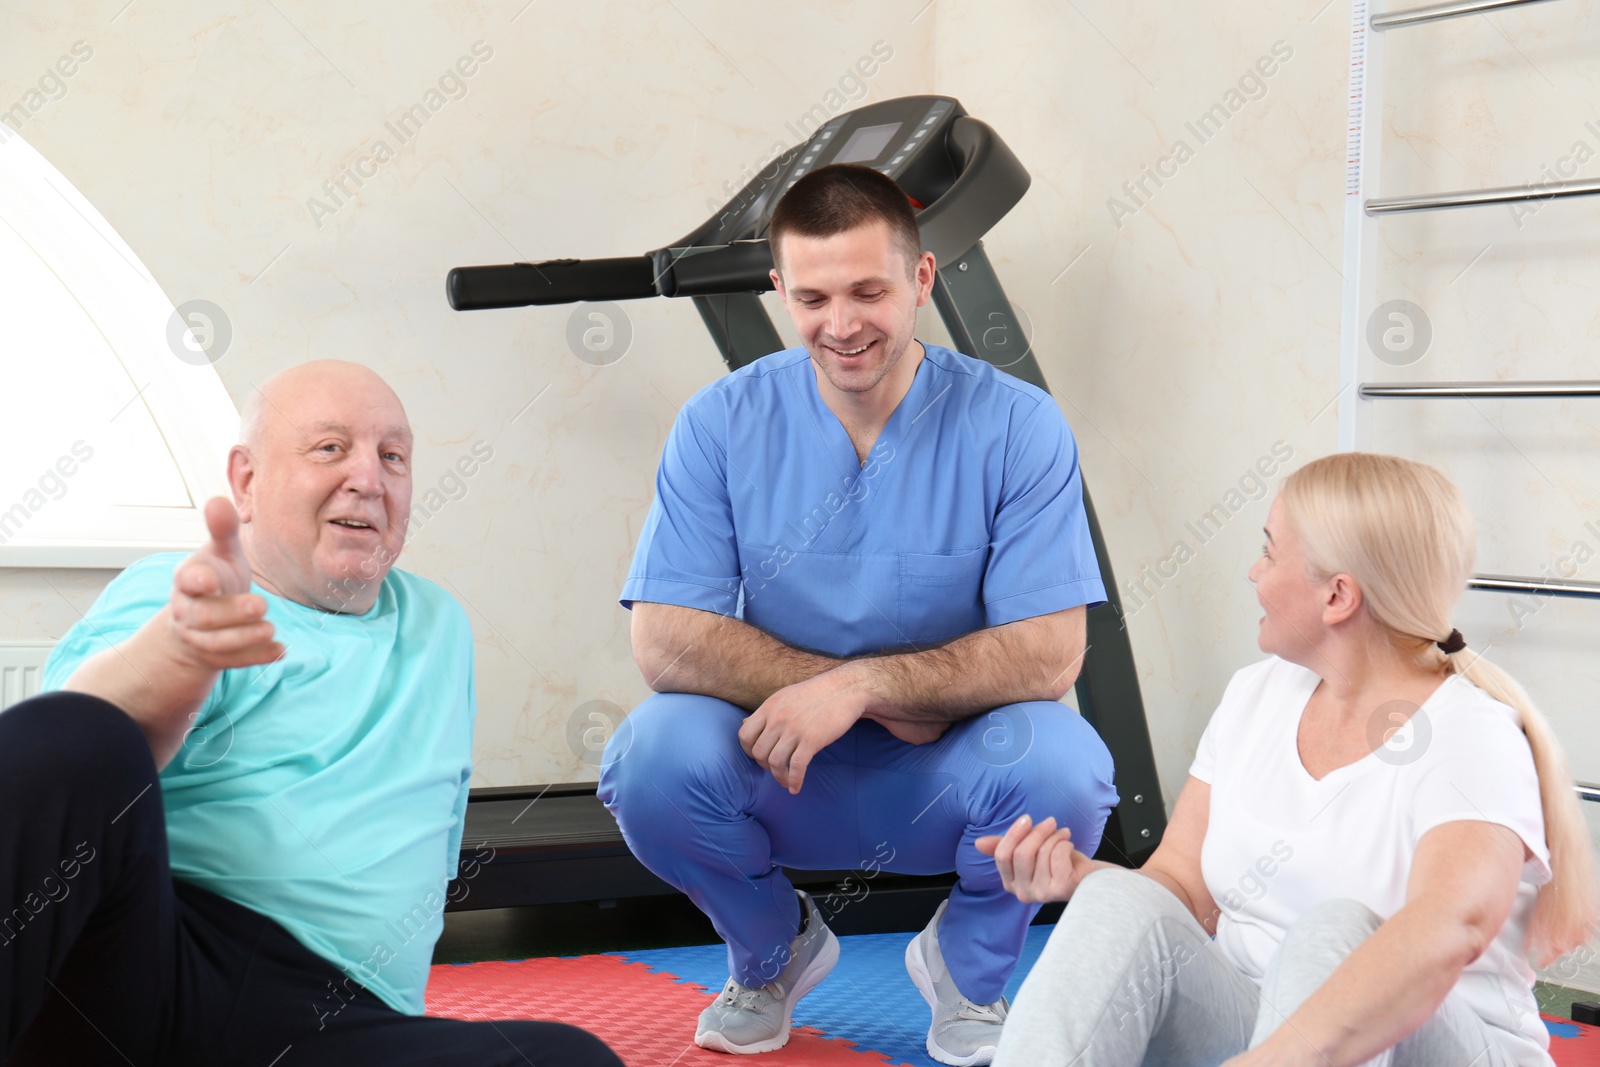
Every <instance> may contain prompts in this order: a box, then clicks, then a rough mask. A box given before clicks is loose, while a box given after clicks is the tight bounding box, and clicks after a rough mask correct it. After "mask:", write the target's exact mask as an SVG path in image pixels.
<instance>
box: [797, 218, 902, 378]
mask: <svg viewBox="0 0 1600 1067" xmlns="http://www.w3.org/2000/svg"><path fill="white" fill-rule="evenodd" d="M781 241H782V248H781V250H780V255H779V257H778V262H779V264H780V267H779V269H776V270H774V271H773V272H772V284H773V285H774V287H776V289H777V290H778V295H779V296H780V297H781V298H782V299H783V302H784V306H785V307H786V308H787V309H788V312H789V317H790V318H791V319H793V320H794V325H795V329H796V330H797V331H798V332H799V334H800V340H801V341H802V342H803V343H804V344H805V346H806V350H807V351H808V352H810V353H811V361H812V364H813V365H814V366H815V367H816V369H817V372H818V374H819V376H820V381H819V385H820V384H821V383H823V382H825V383H826V386H827V388H824V393H825V394H826V393H827V392H828V389H829V388H831V390H832V391H833V393H834V394H835V396H834V397H832V399H834V400H838V401H842V402H845V403H849V404H852V405H862V404H868V405H870V404H871V403H872V402H873V401H874V400H875V399H877V398H878V397H879V396H880V395H892V398H893V402H895V403H898V402H899V399H900V397H901V396H903V395H904V393H905V390H906V388H909V386H910V379H911V377H912V376H913V375H914V374H915V373H916V363H917V361H916V360H911V361H907V360H905V359H904V357H905V355H906V352H907V350H908V349H909V348H910V347H911V345H912V344H913V343H914V336H913V335H914V333H915V330H916V322H917V308H919V307H921V306H922V305H923V304H926V303H927V302H928V296H929V294H930V293H931V292H932V290H933V277H934V264H933V256H932V255H931V254H930V253H927V252H924V253H922V254H921V255H920V256H919V257H918V258H917V259H916V260H915V261H912V262H908V261H907V258H906V254H905V252H904V251H903V250H902V249H901V247H900V246H899V244H897V243H896V242H895V240H894V239H893V237H892V236H891V234H890V230H889V225H888V223H885V222H882V221H874V222H871V223H868V224H866V225H863V226H857V227H855V228H854V229H850V230H845V231H843V232H842V233H836V234H832V235H829V236H827V237H807V236H804V235H801V234H797V233H791V234H786V235H784V236H783V237H782V238H781ZM897 371H898V372H899V373H896V372H897Z"/></svg>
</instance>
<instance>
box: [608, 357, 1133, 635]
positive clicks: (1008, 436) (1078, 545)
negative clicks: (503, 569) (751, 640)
mask: <svg viewBox="0 0 1600 1067" xmlns="http://www.w3.org/2000/svg"><path fill="white" fill-rule="evenodd" d="M925 347H926V352H927V354H926V357H925V358H924V359H923V361H922V364H921V365H920V366H919V367H918V368H917V374H916V377H915V379H914V380H913V381H912V383H911V389H910V391H909V392H908V393H907V394H906V396H905V398H904V399H903V400H901V402H900V405H899V407H897V408H896V409H895V411H894V413H893V414H892V415H891V416H890V418H889V421H888V424H887V425H885V426H884V428H883V432H882V434H881V435H880V436H879V438H878V440H877V442H876V443H875V444H874V445H873V448H872V450H871V451H870V452H869V453H868V454H867V459H866V462H865V463H860V462H858V460H857V458H856V452H855V447H854V446H853V445H852V444H851V443H850V437H849V435H848V434H847V433H846V432H845V429H844V426H843V425H842V424H841V423H840V422H839V419H838V417H837V416H835V415H834V414H833V412H832V410H830V409H829V408H828V406H827V404H826V403H824V402H823V399H822V395H821V393H820V392H819V391H818V388H817V379H816V372H815V371H814V370H813V369H812V363H811V359H810V356H809V354H808V353H807V352H806V350H805V349H804V348H792V349H787V350H785V351H783V352H776V353H773V354H772V355H770V356H766V357H764V358H762V359H759V360H757V361H756V362H754V363H752V364H750V365H749V366H747V367H744V368H742V369H740V370H738V371H735V372H734V373H732V374H729V375H727V376H725V377H723V378H721V379H719V380H718V381H716V382H714V383H712V384H711V385H709V386H707V387H706V388H704V389H702V390H700V392H698V393H696V394H695V395H694V396H693V397H692V398H691V399H690V400H689V402H688V403H686V404H685V405H684V406H683V410H682V411H681V412H680V413H679V415H678V419H677V422H676V423H675V424H674V425H673V428H672V433H671V435H670V436H669V437H668V438H667V444H666V449H665V452H664V453H663V455H662V457H661V467H660V469H659V471H658V473H657V475H656V498H655V503H654V504H652V505H651V508H650V515H649V517H648V518H647V519H646V520H645V525H644V530H643V532H642V533H641V534H640V537H639V545H638V549H637V550H636V551H635V553H634V558H633V566H632V569H631V571H630V572H629V576H628V580H627V583H626V585H624V587H623V590H622V598H621V600H622V604H623V605H624V606H625V607H626V606H631V605H632V603H633V602H634V601H638V600H643V601H648V602H653V603H662V604H676V605H679V606H682V607H689V608H699V609H701V610H703V611H711V612H716V613H718V614H721V615H731V616H735V617H738V618H742V619H744V620H745V621H746V622H749V623H751V624H753V625H755V626H758V627H760V628H761V629H763V630H766V631H767V632H769V633H771V634H773V635H774V636H776V637H778V638H779V639H780V640H782V641H784V642H786V643H788V644H791V645H796V646H799V647H803V648H810V649H815V650H817V651H820V652H826V653H829V654H832V655H836V656H859V655H866V654H870V653H875V652H882V651H885V650H888V649H912V648H926V647H928V646H929V645H931V644H935V643H937V642H940V641H946V640H949V639H951V638H954V637H958V636H960V635H962V634H966V633H971V632H972V631H974V630H978V629H982V628H984V627H989V626H999V625H1001V624H1003V623H1008V622H1015V621H1017V620H1019V619H1026V618H1032V617H1034V616H1037V615H1046V614H1049V613H1051V612H1054V611H1061V610H1063V609H1066V608H1071V607H1077V606H1078V605H1080V604H1089V605H1093V604H1098V603H1102V602H1103V601H1104V600H1105V586H1104V585H1103V584H1102V582H1101V579H1100V568H1099V565H1098V563H1097V562H1096V560H1095V554H1094V546H1093V543H1092V542H1091V540H1090V537H1089V525H1088V521H1087V519H1086V518H1085V514H1084V510H1083V488H1082V481H1081V479H1080V476H1079V472H1078V449H1077V443H1076V442H1075V441H1074V440H1073V437H1072V431H1071V430H1070V429H1069V428H1068V427H1067V423H1066V419H1065V418H1064V417H1063V416H1062V414H1061V410H1060V409H1059V408H1058V407H1056V404H1055V401H1054V400H1052V399H1051V398H1050V396H1049V394H1047V393H1045V392H1043V391H1042V390H1039V389H1037V388H1035V387H1034V386H1031V385H1029V384H1027V383H1026V382H1023V381H1021V380H1019V379H1017V378H1014V377H1012V376H1011V375H1009V374H1006V373H1005V372H1004V371H999V370H996V369H995V368H994V367H993V366H991V365H990V364H988V363H984V362H983V361H981V360H977V359H973V358H971V357H969V356H964V355H961V354H960V353H958V352H953V351H951V350H950V349H948V348H942V347H940V346H938V345H927V346H925Z"/></svg>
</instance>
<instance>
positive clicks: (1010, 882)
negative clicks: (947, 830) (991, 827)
mask: <svg viewBox="0 0 1600 1067" xmlns="http://www.w3.org/2000/svg"><path fill="white" fill-rule="evenodd" d="M976 844H977V846H978V851H979V852H982V853H983V854H984V855H985V856H993V857H994V864H995V866H996V867H998V868H999V869H1000V881H1001V882H1002V883H1003V884H1004V885H1005V887H1006V892H1008V893H1010V894H1011V895H1012V896H1014V897H1016V898H1017V899H1018V900H1020V901H1022V902H1023V903H1025V904H1042V903H1046V902H1048V901H1052V900H1068V899H1070V898H1071V897H1072V894H1073V891H1074V890H1076V889H1077V888H1078V879H1079V878H1081V877H1082V876H1083V875H1084V874H1085V873H1086V871H1085V870H1084V869H1083V868H1084V867H1085V866H1086V865H1087V864H1088V863H1089V862H1090V861H1089V857H1087V856H1085V855H1084V854H1083V853H1081V852H1079V851H1078V850H1077V849H1075V848H1074V847H1073V846H1072V831H1071V830H1068V829H1067V828H1066V827H1065V826H1063V827H1060V828H1059V829H1058V828H1057V827H1056V820H1055V819H1054V818H1053V817H1052V818H1049V819H1046V820H1045V821H1044V822H1042V823H1039V824H1038V825H1037V826H1035V825H1034V824H1033V819H1032V818H1030V817H1029V816H1027V815H1024V816H1023V817H1022V818H1020V819H1018V820H1017V821H1016V822H1014V823H1012V824H1011V829H1009V830H1007V831H1006V833H1005V836H1004V837H992V836H991V837H980V838H978V840H977V842H976Z"/></svg>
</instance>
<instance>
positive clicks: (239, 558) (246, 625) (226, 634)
mask: <svg viewBox="0 0 1600 1067" xmlns="http://www.w3.org/2000/svg"><path fill="white" fill-rule="evenodd" d="M206 528H207V530H208V531H209V532H210V534H211V539H210V540H209V541H207V542H206V543H205V544H204V545H202V546H201V547H200V550H199V551H197V552H196V553H195V554H194V555H192V556H190V557H189V558H188V559H186V560H184V561H183V563H181V564H180V565H179V566H178V569H177V572H176V573H175V574H174V575H173V581H172V600H171V603H170V606H169V615H170V618H171V633H172V636H173V637H174V638H175V639H176V640H177V641H178V643H179V645H180V646H181V648H182V651H183V653H184V654H185V655H186V656H188V657H189V658H190V659H192V660H193V661H194V662H195V663H197V664H199V665H200V666H203V667H207V668H210V669H212V670H226V669H228V668H230V667H248V666H252V665H255V664H261V663H271V662H273V661H274V660H277V659H280V658H281V657H282V656H283V652H284V649H283V646H282V645H281V644H279V643H278V642H276V641H274V640H273V639H272V635H273V626H272V624H271V623H270V622H267V621H266V614H267V602H266V600H265V599H263V598H262V597H259V596H257V595H255V594H253V593H251V592H250V562H249V560H247V559H246V558H245V554H244V546H243V545H242V544H240V542H239V514H238V512H236V511H234V510H233V505H232V504H231V503H229V502H228V501H227V500H226V499H224V498H223V497H215V498H213V499H212V500H210V501H209V502H207V504H206Z"/></svg>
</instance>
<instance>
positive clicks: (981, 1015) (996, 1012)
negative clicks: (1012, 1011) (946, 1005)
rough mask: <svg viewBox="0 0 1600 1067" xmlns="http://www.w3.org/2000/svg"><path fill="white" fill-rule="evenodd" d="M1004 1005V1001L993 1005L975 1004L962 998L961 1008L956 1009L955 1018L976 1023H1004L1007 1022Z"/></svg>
mask: <svg viewBox="0 0 1600 1067" xmlns="http://www.w3.org/2000/svg"><path fill="white" fill-rule="evenodd" d="M1004 1004H1005V1001H1003V1000H1000V1001H995V1003H993V1004H974V1003H972V1001H970V1000H968V999H967V998H966V997H962V998H961V1007H960V1008H958V1009H956V1015H955V1017H956V1018H957V1019H964V1020H966V1021H968V1022H975V1023H1003V1022H1005V1021H1006V1012H1005V1008H1004V1007H1003V1005H1004Z"/></svg>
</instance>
